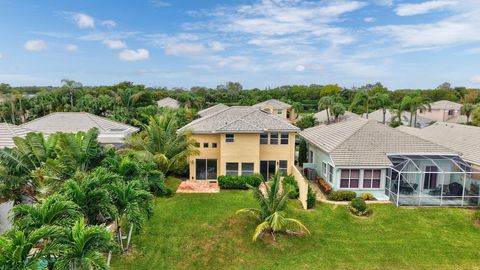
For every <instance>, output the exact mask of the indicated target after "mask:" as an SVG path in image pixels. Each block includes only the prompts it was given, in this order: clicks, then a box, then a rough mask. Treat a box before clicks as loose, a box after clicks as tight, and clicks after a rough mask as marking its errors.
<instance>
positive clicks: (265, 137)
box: [260, 133, 268, 144]
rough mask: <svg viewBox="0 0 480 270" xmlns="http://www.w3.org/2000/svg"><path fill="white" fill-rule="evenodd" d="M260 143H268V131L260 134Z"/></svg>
mask: <svg viewBox="0 0 480 270" xmlns="http://www.w3.org/2000/svg"><path fill="white" fill-rule="evenodd" d="M260 144H268V133H261V134H260Z"/></svg>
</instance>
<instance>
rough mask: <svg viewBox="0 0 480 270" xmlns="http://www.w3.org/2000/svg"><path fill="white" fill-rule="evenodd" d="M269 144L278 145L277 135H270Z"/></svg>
mask: <svg viewBox="0 0 480 270" xmlns="http://www.w3.org/2000/svg"><path fill="white" fill-rule="evenodd" d="M270 144H278V133H270Z"/></svg>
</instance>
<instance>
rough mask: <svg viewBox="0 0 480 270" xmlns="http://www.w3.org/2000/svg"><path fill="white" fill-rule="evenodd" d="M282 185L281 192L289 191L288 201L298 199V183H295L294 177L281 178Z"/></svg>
mask: <svg viewBox="0 0 480 270" xmlns="http://www.w3.org/2000/svg"><path fill="white" fill-rule="evenodd" d="M282 185H283V190H285V191H287V190H288V191H290V193H289V194H288V197H290V199H296V198H298V183H297V181H295V177H293V176H291V175H287V176H285V177H283V180H282Z"/></svg>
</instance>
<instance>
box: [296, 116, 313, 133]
mask: <svg viewBox="0 0 480 270" xmlns="http://www.w3.org/2000/svg"><path fill="white" fill-rule="evenodd" d="M316 124H317V119H316V118H315V117H314V116H313V114H308V115H305V116H303V117H302V118H301V119H300V120H298V121H297V123H296V125H297V127H299V128H300V129H301V130H304V129H306V128H311V127H313V126H315V125H316Z"/></svg>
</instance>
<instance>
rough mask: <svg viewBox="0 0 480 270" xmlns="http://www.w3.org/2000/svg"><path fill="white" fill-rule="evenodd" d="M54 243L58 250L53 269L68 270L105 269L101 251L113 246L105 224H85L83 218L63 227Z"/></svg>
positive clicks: (108, 249) (110, 248)
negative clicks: (70, 225)
mask: <svg viewBox="0 0 480 270" xmlns="http://www.w3.org/2000/svg"><path fill="white" fill-rule="evenodd" d="M54 243H55V245H57V248H58V251H59V254H58V258H57V259H56V260H55V262H54V269H70V270H77V269H83V270H90V269H107V264H106V259H105V257H104V256H103V255H102V253H103V252H107V251H110V250H112V248H113V246H114V243H113V238H112V234H111V233H110V232H109V231H108V230H107V229H106V228H105V226H98V225H97V226H86V225H85V222H84V221H83V219H79V220H78V221H77V222H75V224H74V225H73V227H68V228H65V229H64V233H63V235H62V236H61V237H59V238H57V239H55V240H54Z"/></svg>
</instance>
